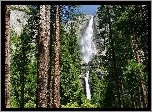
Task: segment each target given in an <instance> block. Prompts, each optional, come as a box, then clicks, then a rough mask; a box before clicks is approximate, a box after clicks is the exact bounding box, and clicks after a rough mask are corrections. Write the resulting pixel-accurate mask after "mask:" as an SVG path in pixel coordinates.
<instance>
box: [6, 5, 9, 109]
mask: <svg viewBox="0 0 152 112" xmlns="http://www.w3.org/2000/svg"><path fill="white" fill-rule="evenodd" d="M9 28H10V6H9V5H6V6H5V107H6V108H10V50H9V48H10V36H9Z"/></svg>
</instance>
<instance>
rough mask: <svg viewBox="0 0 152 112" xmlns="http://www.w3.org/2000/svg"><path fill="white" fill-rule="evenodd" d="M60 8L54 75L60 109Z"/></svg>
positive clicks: (58, 9)
mask: <svg viewBox="0 0 152 112" xmlns="http://www.w3.org/2000/svg"><path fill="white" fill-rule="evenodd" d="M59 17H60V6H59V5H57V6H56V46H55V74H54V107H55V108H59V107H60V62H59V56H60V54H59V53H60V19H59Z"/></svg>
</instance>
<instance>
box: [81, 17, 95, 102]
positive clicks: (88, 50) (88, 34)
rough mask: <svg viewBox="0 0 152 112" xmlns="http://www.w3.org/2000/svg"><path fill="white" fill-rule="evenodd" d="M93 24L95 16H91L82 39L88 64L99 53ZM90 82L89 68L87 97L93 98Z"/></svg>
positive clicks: (86, 82)
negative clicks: (94, 40) (94, 37)
mask: <svg viewBox="0 0 152 112" xmlns="http://www.w3.org/2000/svg"><path fill="white" fill-rule="evenodd" d="M92 25H93V16H91V19H90V20H89V24H88V27H87V28H86V31H85V33H84V34H83V35H82V37H81V40H80V46H81V54H82V59H83V60H84V61H85V63H87V65H88V62H89V61H91V59H92V58H93V56H94V55H95V54H96V53H97V51H96V48H95V44H94V43H93V26H92ZM88 67H89V65H88ZM88 82H89V70H88V71H87V72H86V76H85V85H86V96H87V99H91V93H90V86H89V83H88Z"/></svg>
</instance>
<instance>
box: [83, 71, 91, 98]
mask: <svg viewBox="0 0 152 112" xmlns="http://www.w3.org/2000/svg"><path fill="white" fill-rule="evenodd" d="M84 79H85V83H86V94H87V99H89V100H90V99H91V93H90V87H89V83H88V79H89V71H88V72H87V74H86V77H85V78H84Z"/></svg>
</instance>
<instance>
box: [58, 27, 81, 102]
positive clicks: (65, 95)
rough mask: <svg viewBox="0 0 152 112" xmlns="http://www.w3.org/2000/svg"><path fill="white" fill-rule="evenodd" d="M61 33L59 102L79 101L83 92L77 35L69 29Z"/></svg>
mask: <svg viewBox="0 0 152 112" xmlns="http://www.w3.org/2000/svg"><path fill="white" fill-rule="evenodd" d="M62 32H63V33H61V37H62V38H61V56H60V66H61V92H60V93H61V104H64V105H65V104H67V103H68V102H78V103H80V102H81V96H82V94H83V92H82V88H81V85H80V80H79V75H80V73H81V71H80V70H81V69H80V66H79V64H80V62H81V58H80V50H79V46H78V43H77V37H76V35H75V34H74V33H73V31H72V30H71V31H70V33H66V32H64V31H62Z"/></svg>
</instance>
